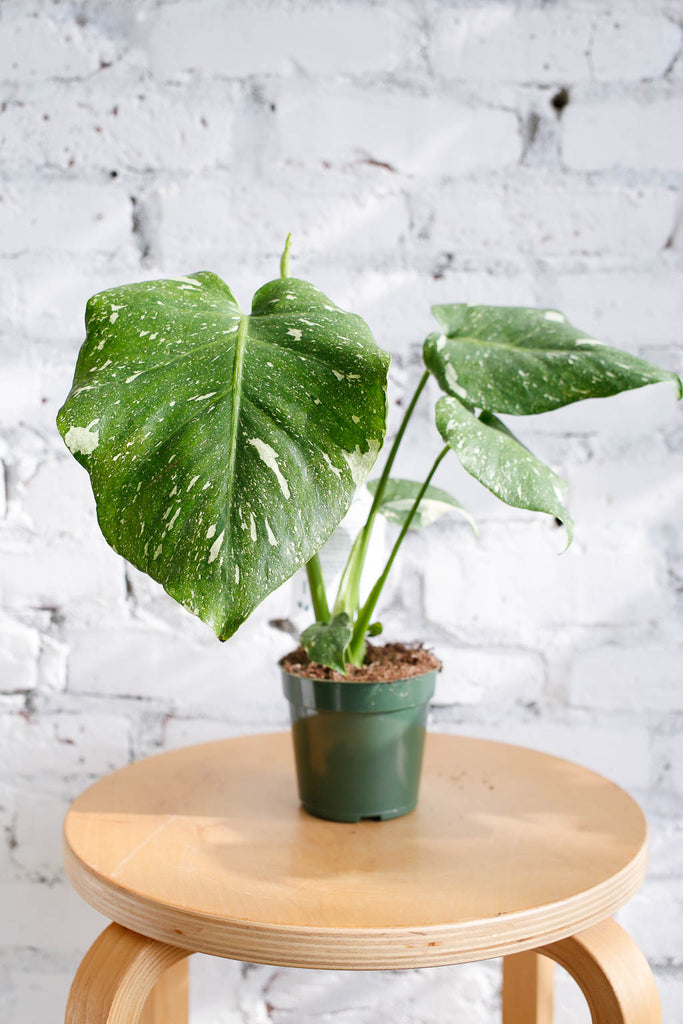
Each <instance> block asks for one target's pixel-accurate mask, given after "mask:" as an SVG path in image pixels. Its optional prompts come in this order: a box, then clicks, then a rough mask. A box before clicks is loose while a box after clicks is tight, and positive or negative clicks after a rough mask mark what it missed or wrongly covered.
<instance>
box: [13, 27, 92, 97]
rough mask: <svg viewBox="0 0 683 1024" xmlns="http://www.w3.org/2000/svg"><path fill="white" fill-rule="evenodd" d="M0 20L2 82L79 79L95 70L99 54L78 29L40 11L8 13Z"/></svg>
mask: <svg viewBox="0 0 683 1024" xmlns="http://www.w3.org/2000/svg"><path fill="white" fill-rule="evenodd" d="M7 14H8V16H7V17H3V19H2V21H0V77H1V78H3V79H5V80H6V81H7V80H9V81H16V80H17V79H20V80H29V81H30V80H31V79H39V80H44V79H50V78H80V77H81V76H83V75H89V74H91V73H92V72H93V71H96V70H97V67H98V64H99V54H98V53H97V52H95V51H94V50H93V47H92V46H91V45H88V43H87V42H86V40H85V39H84V38H83V35H82V33H81V32H80V30H79V28H78V26H77V25H76V24H75V23H74V22H69V21H66V20H63V19H52V18H50V16H49V15H48V14H46V13H44V12H42V13H41V14H37V13H36V14H33V15H28V16H27V15H26V14H25V13H24V14H23V16H22V12H21V11H18V12H17V13H16V14H15V16H14V17H12V16H11V15H12V12H11V11H8V12H7Z"/></svg>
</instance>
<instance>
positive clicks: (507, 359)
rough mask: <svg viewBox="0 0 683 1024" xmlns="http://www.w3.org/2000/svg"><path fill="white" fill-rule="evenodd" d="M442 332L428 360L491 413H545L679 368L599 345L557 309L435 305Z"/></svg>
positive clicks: (449, 387) (442, 381)
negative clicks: (662, 366) (650, 361)
mask: <svg viewBox="0 0 683 1024" xmlns="http://www.w3.org/2000/svg"><path fill="white" fill-rule="evenodd" d="M432 313H433V314H434V316H435V317H436V319H437V321H438V322H439V324H440V326H441V328H442V331H443V333H441V334H437V333H435V334H430V336H429V337H428V338H427V340H426V342H425V345H424V359H425V363H426V365H427V367H428V369H429V370H430V371H431V372H432V373H433V374H434V376H435V377H436V379H437V381H438V382H439V385H440V386H441V388H442V389H443V390H444V391H446V392H447V393H448V394H450V395H455V396H456V397H458V398H461V399H463V400H464V401H465V402H467V403H468V404H469V405H472V406H475V407H476V408H478V409H487V410H488V411H489V412H503V413H513V414H515V415H518V416H519V415H522V416H524V415H528V414H530V413H539V412H548V411H549V410H551V409H558V408H559V407H560V406H562V405H568V404H569V403H571V402H578V401H579V400H580V399H582V398H601V397H604V396H607V395H616V394H618V393H619V392H620V391H628V390H629V389H631V388H640V387H643V386H644V385H646V384H654V383H657V382H658V381H671V382H672V383H673V384H674V386H675V387H676V389H677V393H678V397H679V398H680V397H681V395H682V393H683V391H682V386H681V381H680V378H679V377H678V376H677V375H676V374H675V373H670V372H669V371H667V370H662V369H660V368H659V367H657V366H654V365H653V364H652V363H648V362H646V360H644V359H639V358H638V357H637V356H633V355H630V354H629V353H628V352H621V351H620V350H619V349H616V348H610V347H609V346H608V345H602V344H600V342H598V341H596V340H595V339H594V338H589V337H587V336H586V334H585V332H584V331H579V330H577V328H575V327H572V325H571V324H570V323H568V321H567V319H566V317H565V316H564V315H563V314H562V313H558V312H557V311H556V310H554V309H545V310H544V309H526V308H524V307H521V306H520V307H517V306H467V305H462V304H458V305H451V306H433V307H432Z"/></svg>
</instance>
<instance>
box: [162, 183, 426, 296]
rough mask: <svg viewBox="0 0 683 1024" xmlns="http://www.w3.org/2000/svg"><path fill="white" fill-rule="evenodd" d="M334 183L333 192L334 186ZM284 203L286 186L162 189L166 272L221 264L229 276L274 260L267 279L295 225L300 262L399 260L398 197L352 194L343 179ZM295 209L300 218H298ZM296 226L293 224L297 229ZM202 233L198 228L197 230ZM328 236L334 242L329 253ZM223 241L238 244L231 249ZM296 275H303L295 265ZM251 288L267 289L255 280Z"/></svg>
mask: <svg viewBox="0 0 683 1024" xmlns="http://www.w3.org/2000/svg"><path fill="white" fill-rule="evenodd" d="M335 185H336V187H335ZM290 201H291V205H289V203H287V202H283V194H282V186H272V187H263V188H260V189H258V190H254V189H251V188H249V189H239V190H236V189H235V188H234V187H233V186H232V185H231V183H230V182H229V181H226V180H219V181H212V182H204V183H203V185H202V187H201V188H198V187H197V185H196V184H195V183H194V182H190V183H188V184H183V185H175V184H174V185H170V186H168V187H165V188H163V189H161V190H160V194H159V199H158V202H159V215H160V224H159V232H158V253H159V257H160V259H161V260H162V261H163V262H164V264H165V265H166V266H173V265H177V266H185V267H188V268H191V269H195V268H196V269H205V268H208V267H211V266H218V267H221V268H222V269H223V273H224V274H225V275H226V276H231V275H232V274H234V272H235V270H237V271H238V273H239V270H238V264H240V263H242V261H246V264H247V266H253V264H254V263H255V262H256V260H258V259H259V258H260V259H263V258H264V256H267V255H270V259H269V266H268V274H269V277H268V278H267V279H270V278H271V277H273V276H275V275H276V272H277V269H278V261H279V255H280V253H281V251H282V248H283V246H284V240H285V238H286V236H287V233H288V232H289V231H290V230H291V229H292V227H293V226H296V235H295V238H294V246H295V250H294V259H295V261H296V264H300V261H301V260H303V259H307V260H309V261H311V262H315V261H316V260H318V259H320V258H322V259H324V260H329V259H330V258H332V259H334V260H335V261H337V260H338V261H343V262H344V263H346V262H347V261H348V260H349V259H351V258H352V256H355V257H356V258H362V259H363V260H364V262H366V263H368V264H370V265H376V264H377V263H378V262H382V261H389V260H390V261H391V262H395V261H396V254H397V252H400V250H401V246H402V243H403V240H404V238H405V236H406V235H407V232H408V211H407V207H406V203H405V200H404V199H403V197H402V196H401V195H396V194H392V193H391V192H389V191H377V192H374V193H372V192H366V193H365V194H363V193H361V194H359V195H350V194H349V193H348V189H347V188H346V186H345V185H344V184H343V182H342V181H336V182H335V183H334V184H333V185H332V186H331V187H329V186H328V187H325V186H323V187H321V186H319V185H317V184H316V186H314V187H313V188H310V189H307V190H306V191H305V193H301V191H300V190H297V192H296V193H292V194H291V195H290ZM294 211H296V212H294ZM294 221H296V225H294ZM198 229H199V230H198ZM330 235H332V236H333V237H334V239H335V244H334V247H333V251H332V252H331V251H330V248H331V247H330V242H329V239H330ZM226 239H236V240H239V241H238V242H237V244H236V245H235V246H234V247H233V248H232V249H226ZM296 272H297V273H300V272H301V271H300V270H299V269H298V266H297V270H296ZM250 277H251V280H252V284H253V283H256V284H257V286H258V285H260V284H261V283H265V279H264V280H263V281H262V282H261V281H258V279H256V278H255V275H254V271H253V270H251V273H250Z"/></svg>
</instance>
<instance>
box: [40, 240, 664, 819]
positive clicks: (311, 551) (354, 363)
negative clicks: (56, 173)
mask: <svg viewBox="0 0 683 1024" xmlns="http://www.w3.org/2000/svg"><path fill="white" fill-rule="evenodd" d="M280 270H281V273H280V277H279V279H277V280H275V281H271V282H270V283H269V284H266V285H264V286H263V287H262V288H260V289H259V291H258V292H257V293H256V295H255V296H254V300H253V303H252V308H251V312H250V313H245V312H243V311H242V310H241V309H240V307H239V305H238V303H237V301H236V300H235V298H234V296H233V294H232V292H231V291H230V289H229V288H228V287H227V285H226V284H224V282H223V281H221V279H220V278H218V277H216V275H215V274H211V273H198V274H191V275H190V276H188V277H175V278H169V279H166V280H162V281H146V282H143V283H141V284H132V285H126V286H124V287H121V288H113V289H111V290H109V291H105V292H101V293H100V294H99V295H95V296H94V297H93V298H92V299H90V301H89V303H88V306H87V310H86V339H85V341H84V343H83V346H82V348H81V351H80V355H79V357H78V362H77V365H76V373H75V376H74V382H73V386H72V388H71V391H70V393H69V395H68V397H67V399H66V402H65V403H64V406H63V408H62V409H61V410H60V412H59V417H58V423H59V429H60V431H61V433H62V435H63V437H64V440H65V442H66V444H67V446H68V448H69V449H70V451H71V452H72V453H73V455H74V456H75V457H76V458H77V459H78V461H79V462H80V463H81V464H82V465H83V466H85V468H86V469H87V470H88V472H89V474H90V479H91V482H92V487H93V492H94V495H95V500H96V504H97V514H98V519H99V523H100V526H101V528H102V532H103V533H104V536H105V537H106V539H107V540H108V541H109V543H110V544H111V545H112V547H113V548H114V549H115V550H116V551H118V552H119V553H120V554H121V555H123V556H124V557H125V558H127V559H128V561H129V562H132V563H133V565H135V566H137V567H138V568H139V569H141V570H143V571H144V572H146V573H148V574H149V575H150V576H152V577H153V578H154V579H155V580H158V581H159V582H160V583H162V584H163V586H164V587H165V589H166V590H167V591H168V593H169V594H170V595H171V596H172V597H174V598H175V599H176V600H177V601H179V602H180V603H181V604H182V605H184V606H185V607H186V608H188V609H189V610H190V611H191V612H193V613H194V614H195V615H198V616H199V617H200V618H201V619H203V620H204V621H205V622H207V623H208V624H209V625H210V626H211V627H212V628H213V630H214V631H215V633H216V634H217V636H218V637H219V638H220V639H221V640H226V639H227V638H228V637H230V636H231V635H232V634H233V633H234V632H235V630H236V629H237V628H238V627H239V626H240V625H241V624H242V623H243V622H244V621H245V620H246V619H247V618H248V617H249V615H250V614H251V612H252V611H253V610H254V608H255V607H256V606H257V605H258V604H259V602H261V601H262V600H263V599H264V598H265V597H266V596H267V595H268V594H269V593H271V592H272V591H273V590H275V589H276V588H277V587H279V586H280V584H282V583H283V582H284V581H285V580H286V579H288V578H289V577H290V576H292V575H293V573H295V572H296V571H297V569H299V568H301V567H303V566H305V567H306V572H307V574H308V581H309V584H310V591H311V597H312V605H313V609H314V613H315V619H316V621H315V622H314V623H312V624H311V625H310V626H309V627H308V628H307V629H306V630H304V632H303V634H302V635H301V644H302V645H303V648H304V649H305V654H304V655H303V657H304V658H306V656H307V660H306V661H305V662H302V661H301V658H300V656H299V655H298V652H295V656H294V657H293V656H290V658H288V659H285V660H284V661H283V662H282V676H283V687H284V691H285V694H286V696H287V698H288V699H289V702H290V712H291V718H292V732H293V737H294V749H295V757H296V764H297V776H298V783H299V794H300V798H301V802H302V804H303V806H304V808H305V809H306V810H308V811H310V812H311V813H313V814H316V815H319V816H321V817H325V818H333V819H335V820H337V821H357V820H359V819H360V818H364V817H371V818H381V819H383V818H392V817H397V816H398V815H401V814H405V813H407V812H408V811H410V810H412V808H413V807H414V806H415V804H416V801H417V794H418V785H419V777H420V766H421V762H422V750H423V745H424V733H425V723H426V716H427V706H428V702H429V698H430V697H431V694H432V693H433V690H434V681H435V669H436V668H438V665H439V663H438V661H436V659H435V658H434V657H433V656H432V655H430V654H429V655H428V656H427V661H426V662H425V661H424V660H422V661H421V662H420V664H419V665H417V664H412V665H410V666H409V667H408V668H405V669H404V668H403V667H402V666H403V662H401V663H400V665H399V670H398V675H397V674H396V671H397V670H396V665H393V666H392V671H388V672H386V673H385V674H383V675H382V674H380V675H377V674H372V673H374V668H375V666H374V663H373V664H372V665H371V664H368V665H363V662H364V661H365V659H366V655H367V653H368V649H370V651H371V654H372V656H373V658H374V657H375V655H376V654H377V652H378V651H383V652H384V654H387V653H388V651H389V648H380V647H374V646H371V645H367V644H366V638H367V637H368V636H375V635H376V634H378V633H379V632H380V631H381V626H380V624H379V623H377V622H376V621H375V620H374V616H375V610H376V607H377V604H378V601H379V599H380V596H381V593H382V589H383V587H384V585H385V583H386V580H387V577H388V575H389V572H390V570H391V567H392V565H393V563H394V560H395V558H396V555H397V552H398V550H399V548H400V546H401V544H402V542H403V540H404V538H405V537H406V534H407V532H408V530H409V529H411V528H413V527H416V526H420V525H427V524H429V523H430V522H432V521H433V520H434V519H435V518H436V517H438V516H439V515H440V514H442V513H444V512H447V511H449V510H452V509H456V510H458V511H459V512H460V513H461V514H463V515H465V516H467V513H466V512H465V510H464V509H462V507H461V506H460V505H459V503H458V502H457V501H456V499H455V498H453V497H452V496H451V495H450V494H448V493H446V492H445V491H444V490H442V489H441V488H438V487H435V486H433V485H432V479H433V477H434V475H435V473H436V471H437V469H438V467H439V465H440V463H441V462H442V460H443V459H445V458H446V457H448V456H449V455H450V453H453V454H454V455H455V456H457V458H458V459H459V460H460V462H461V463H462V465H463V466H464V468H465V469H466V470H467V472H468V473H470V474H472V476H474V477H475V478H476V479H477V480H479V481H480V482H481V483H482V484H483V485H484V486H485V487H487V488H488V489H489V490H490V491H492V492H493V493H494V494H495V495H497V497H499V498H500V499H501V500H502V501H504V502H506V503H507V504H509V505H514V506H516V507H517V508H522V509H531V510H535V511H539V512H545V513H548V514H549V515H551V516H555V517H556V518H557V519H558V520H560V521H561V522H562V523H563V524H564V526H565V527H566V531H567V543H570V542H571V536H572V521H571V519H570V517H569V515H568V513H567V511H566V509H565V507H564V491H565V484H564V482H563V481H562V480H561V479H560V477H558V476H557V475H556V474H555V473H554V472H553V470H552V469H550V468H549V467H548V466H547V465H545V464H544V463H543V462H542V461H540V459H538V458H537V457H536V456H535V455H533V454H532V453H531V452H530V451H529V450H528V448H526V447H525V445H524V444H522V443H521V442H520V441H518V440H517V438H516V437H515V436H514V434H513V433H512V432H511V431H510V429H509V428H508V426H507V425H506V424H504V423H503V422H502V421H501V420H500V419H499V418H498V417H499V415H500V414H504V415H505V414H507V415H511V416H517V415H529V414H531V413H544V412H550V411H552V410H553V409H557V408H558V407H559V406H562V405H566V404H568V403H570V402H576V401H578V400H579V399H582V398H595V397H599V396H607V395H614V394H617V393H618V392H620V391H625V390H627V389H629V388H638V387H642V386H643V385H645V384H651V383H654V382H656V381H664V380H669V381H672V382H673V383H674V385H675V387H676V389H677V392H678V396H679V397H680V396H681V382H680V380H679V379H678V377H676V376H675V375H674V374H673V373H669V372H667V371H666V370H661V369H659V368H658V367H656V366H653V365H652V364H650V363H647V362H645V361H644V360H642V359H639V358H637V357H636V356H632V355H629V354H628V353H626V352H621V351H619V350H618V349H615V348H610V347H608V346H606V345H602V344H600V343H599V342H598V341H596V340H595V339H593V338H590V337H587V336H586V334H585V333H584V332H583V331H579V330H577V329H576V328H574V327H572V326H571V324H569V323H568V322H567V320H566V318H565V317H564V316H563V314H562V313H559V312H557V311H556V310H552V309H551V310H548V309H523V308H506V307H495V306H467V305H464V304H462V303H460V304H455V305H441V306H435V307H434V308H433V310H432V312H433V314H434V316H435V318H436V322H437V325H438V329H437V330H436V331H434V333H432V334H430V335H429V337H428V338H427V339H426V341H425V344H424V363H425V370H424V373H423V375H422V377H421V378H420V381H419V383H418V385H417V388H416V390H415V393H414V395H413V396H412V398H411V400H410V402H409V404H408V406H407V408H406V411H405V414H404V416H403V420H402V422H401V424H400V426H399V429H398V431H397V434H396V437H395V439H394V441H393V443H392V444H391V446H390V448H389V451H388V453H387V455H386V458H385V459H384V464H383V468H382V472H381V474H380V475H379V476H378V477H376V478H375V479H373V480H371V481H370V482H369V484H368V487H369V489H370V492H371V494H372V503H371V505H370V510H369V513H368V516H367V520H366V522H365V523H364V525H363V527H362V529H361V530H360V532H359V533H358V536H357V537H356V539H355V541H354V543H353V545H352V546H351V551H350V553H349V556H348V561H347V563H346V566H345V569H344V571H343V574H342V577H341V583H340V585H339V589H338V592H337V594H336V596H335V598H334V600H333V601H331V600H329V599H328V595H327V593H326V588H325V581H324V579H323V573H322V569H321V563H320V560H319V557H318V552H319V551H320V549H321V548H322V547H323V545H324V544H325V542H326V541H327V540H328V538H329V537H330V535H331V534H332V533H333V531H334V530H335V528H336V527H337V526H338V524H339V523H340V522H341V520H342V519H343V518H344V516H345V515H346V512H347V511H348V509H349V506H350V504H351V501H352V499H353V497H354V495H355V493H356V491H357V489H358V488H360V487H362V486H363V485H364V483H365V481H366V478H367V476H368V474H369V472H370V470H371V469H372V466H373V465H374V463H375V461H376V459H377V456H378V454H379V453H380V450H381V448H382V445H383V442H384V436H385V429H386V412H387V402H386V384H387V370H388V366H389V356H388V355H387V354H386V353H385V352H382V351H381V350H380V349H379V348H378V347H377V345H376V344H375V342H374V340H373V337H372V334H371V333H370V330H369V328H368V327H367V325H366V324H365V323H364V322H363V320H361V318H360V317H359V316H356V315H354V314H353V313H347V312H345V311H344V310H342V309H340V308H339V307H338V306H336V305H335V304H334V302H332V301H331V300H330V299H328V298H327V297H326V296H325V295H323V294H322V293H321V292H319V291H318V290H317V289H316V288H315V287H314V286H313V285H312V284H309V283H308V282H306V281H300V280H297V279H295V278H293V277H290V274H289V239H288V240H287V246H286V247H285V252H284V253H283V257H282V261H281V267H280ZM430 376H431V377H433V378H434V379H435V381H436V382H437V384H438V385H439V387H440V388H441V390H442V391H443V395H442V397H440V398H439V399H438V401H437V403H436V434H435V437H436V438H439V437H440V440H441V444H440V449H439V451H438V454H437V455H436V458H435V459H434V461H433V462H432V464H431V466H429V467H427V466H425V474H424V479H423V480H421V481H412V480H403V479H396V478H394V477H393V476H392V475H391V471H392V467H393V464H394V461H395V458H396V454H397V451H398V449H399V446H400V444H401V441H402V440H403V437H404V434H405V431H406V428H407V427H408V425H409V421H410V419H411V416H412V414H413V411H414V409H415V406H416V404H417V402H418V400H419V399H420V396H421V395H422V392H423V391H424V388H425V386H426V384H427V381H428V379H429V377H430ZM377 515H383V516H385V517H386V518H387V519H390V520H392V521H393V522H394V523H397V524H398V526H399V530H398V536H397V537H396V541H395V543H394V545H393V547H392V549H391V551H390V553H389V555H388V557H387V560H386V564H385V565H384V568H383V569H382V571H381V572H380V574H379V576H378V578H377V580H376V581H375V582H374V583H373V585H372V586H371V588H370V590H369V593H368V594H367V596H363V597H361V575H362V572H363V567H364V565H365V563H366V558H367V555H368V551H369V549H370V544H371V542H372V531H373V525H374V523H375V521H376V517H377ZM403 653H404V652H403ZM423 653H424V654H426V655H427V652H423ZM430 658H431V661H430V660H429V659H430ZM370 660H371V659H368V661H369V662H370ZM381 660H382V659H381V658H380V661H381ZM418 660H419V659H418ZM399 661H400V659H399ZM359 666H363V667H362V668H359ZM321 672H322V673H323V674H322V676H321V674H320V673H321ZM363 672H365V673H366V676H365V677H363V676H362V673H363ZM347 673H349V675H350V676H352V677H353V680H354V681H353V682H345V681H343V680H344V679H345V677H346V676H347ZM359 673H360V675H359ZM362 678H367V680H368V681H367V682H361V681H359V680H360V679H362ZM370 680H372V681H370Z"/></svg>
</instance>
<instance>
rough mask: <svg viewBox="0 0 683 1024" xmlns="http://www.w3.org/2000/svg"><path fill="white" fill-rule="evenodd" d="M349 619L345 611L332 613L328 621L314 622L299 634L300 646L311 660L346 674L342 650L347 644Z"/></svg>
mask: <svg viewBox="0 0 683 1024" xmlns="http://www.w3.org/2000/svg"><path fill="white" fill-rule="evenodd" d="M352 633H353V630H352V628H351V619H350V618H349V616H348V615H347V614H346V612H339V613H338V614H337V615H333V616H332V618H331V619H330V621H329V622H314V623H313V625H312V626H309V627H308V629H305V630H304V631H303V633H302V634H301V646H302V647H303V649H304V650H305V651H306V654H307V655H308V657H309V658H310V659H311V661H314V662H316V664H318V665H326V666H327V667H328V668H333V669H334V670H335V671H336V672H341V674H342V675H346V661H345V658H344V652H345V651H346V648H347V647H348V645H349V640H350V639H351V634H352Z"/></svg>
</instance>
